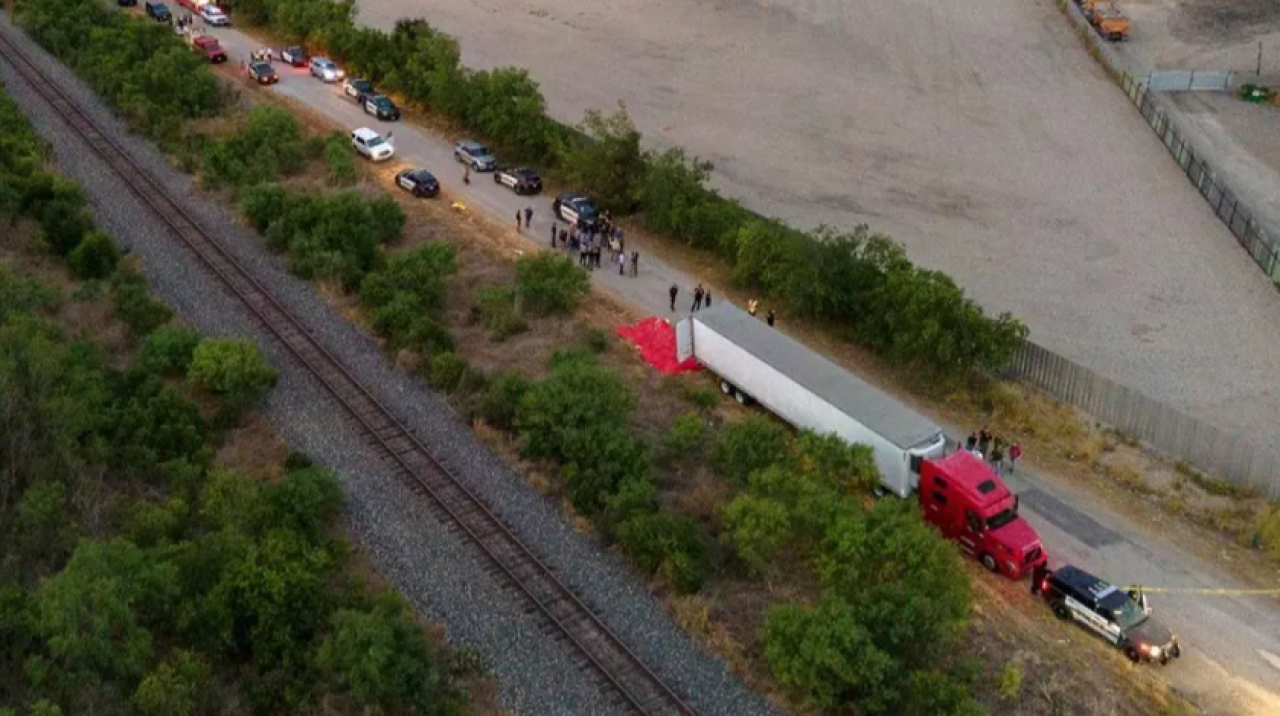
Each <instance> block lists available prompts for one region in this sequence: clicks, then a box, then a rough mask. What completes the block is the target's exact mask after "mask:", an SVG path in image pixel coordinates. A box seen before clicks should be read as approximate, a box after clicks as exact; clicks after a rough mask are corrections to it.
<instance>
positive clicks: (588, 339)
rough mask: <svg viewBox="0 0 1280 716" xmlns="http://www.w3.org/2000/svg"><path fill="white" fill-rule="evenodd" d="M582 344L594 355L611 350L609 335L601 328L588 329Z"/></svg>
mask: <svg viewBox="0 0 1280 716" xmlns="http://www.w3.org/2000/svg"><path fill="white" fill-rule="evenodd" d="M582 343H583V345H585V346H586V347H587V349H588V350H590V351H591V352H592V353H604V352H605V351H607V350H609V334H608V333H605V332H604V331H602V330H600V329H599V328H588V329H587V333H586V335H585V336H583V338H582Z"/></svg>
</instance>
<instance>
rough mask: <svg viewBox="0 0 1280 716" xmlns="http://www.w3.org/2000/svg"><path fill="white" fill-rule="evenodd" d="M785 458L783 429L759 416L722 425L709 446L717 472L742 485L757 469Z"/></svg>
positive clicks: (785, 444) (785, 443)
mask: <svg viewBox="0 0 1280 716" xmlns="http://www.w3.org/2000/svg"><path fill="white" fill-rule="evenodd" d="M786 458H787V433H786V430H785V429H784V428H783V427H782V426H780V425H778V424H777V423H775V422H774V421H772V420H770V419H768V418H765V417H763V416H760V415H751V416H748V417H747V418H745V419H744V420H739V421H738V422H735V423H730V424H729V425H727V426H725V428H724V430H723V431H722V432H721V434H720V437H719V438H718V439H717V440H716V442H715V444H714V445H712V447H711V464H712V465H713V466H714V467H715V469H716V472H717V473H718V474H719V475H721V476H723V477H725V478H727V479H730V480H733V481H734V482H736V483H738V484H745V483H746V481H747V476H748V475H750V474H751V473H753V472H755V471H756V470H762V469H764V468H766V467H769V466H770V465H774V464H777V463H781V462H782V461H784V460H786Z"/></svg>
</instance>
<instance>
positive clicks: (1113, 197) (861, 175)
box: [357, 0, 1280, 440]
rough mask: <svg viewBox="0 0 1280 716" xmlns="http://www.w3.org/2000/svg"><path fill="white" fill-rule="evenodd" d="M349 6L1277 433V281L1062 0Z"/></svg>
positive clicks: (1100, 367)
mask: <svg viewBox="0 0 1280 716" xmlns="http://www.w3.org/2000/svg"><path fill="white" fill-rule="evenodd" d="M1235 1H1236V2H1239V3H1243V2H1244V0H1235ZM1258 1H1259V2H1260V1H1261V0H1258ZM357 5H358V7H359V11H360V14H359V18H360V20H361V21H362V22H364V23H367V24H369V25H373V26H377V27H382V28H389V27H390V26H391V25H392V24H393V23H394V22H395V21H396V20H397V19H398V18H401V17H405V16H422V17H425V18H426V19H427V20H428V21H429V22H431V23H432V24H434V25H436V26H438V27H440V28H442V29H444V30H446V31H447V32H450V33H452V34H454V35H456V36H458V37H459V38H460V42H461V47H462V56H463V60H464V61H465V62H466V63H468V64H470V65H472V66H476V67H480V68H488V67H494V66H500V65H514V66H517V67H525V68H528V69H529V71H530V73H531V74H532V76H533V78H534V79H536V80H537V81H538V82H540V83H541V85H542V88H543V91H544V93H545V94H546V97H547V102H548V106H549V108H550V111H551V112H552V113H553V114H554V115H555V116H557V117H559V118H561V119H566V120H569V121H578V120H579V119H580V118H581V116H582V112H583V110H585V109H589V108H603V109H608V108H611V107H612V106H613V105H614V102H615V101H616V100H623V101H625V102H626V103H627V107H628V110H629V111H630V113H631V116H632V117H633V118H634V119H635V121H636V123H637V125H638V126H639V128H640V129H641V130H642V131H643V132H644V133H645V135H646V137H647V139H648V141H649V143H650V144H651V145H652V146H658V147H662V146H666V145H670V144H680V145H683V146H685V147H687V148H688V149H689V150H690V151H691V152H692V153H694V154H698V155H701V156H702V157H704V158H708V159H711V160H712V161H714V162H715V163H716V165H717V171H716V173H715V178H716V182H717V183H718V184H719V186H721V187H722V188H723V189H725V190H726V191H727V192H728V193H729V194H731V195H733V196H736V197H739V198H741V199H742V200H743V201H744V203H745V204H746V205H747V206H750V207H751V208H753V209H756V210H759V211H762V212H765V213H769V214H774V215H777V216H781V217H784V218H786V219H788V220H789V221H791V222H793V223H795V224H797V225H800V226H815V225H817V224H820V223H828V224H833V225H837V226H845V227H851V226H853V225H854V224H857V223H859V222H867V223H869V224H871V226H872V227H873V228H876V229H880V230H884V231H887V232H888V233H890V234H892V235H893V236H894V237H895V238H897V239H898V240H900V241H902V242H903V243H904V244H905V245H906V246H907V248H908V250H909V251H910V254H911V256H912V258H913V259H915V260H916V261H918V262H920V263H922V264H924V265H926V266H929V267H932V268H938V269H942V270H944V271H946V272H947V273H949V274H951V275H952V276H954V277H955V278H956V279H957V281H958V282H959V283H960V284H961V285H962V286H964V287H965V289H966V290H967V291H969V293H970V294H972V295H973V296H974V297H976V298H977V299H978V300H979V301H980V302H981V303H982V304H983V305H984V306H986V307H987V308H988V309H989V310H992V311H1003V310H1008V311H1012V312H1013V313H1014V314H1015V315H1017V316H1019V317H1020V318H1022V319H1023V320H1025V321H1026V322H1027V324H1028V325H1029V326H1030V327H1031V331H1032V338H1033V339H1034V340H1035V341H1037V342H1039V343H1041V344H1043V345H1045V346H1046V347H1049V348H1051V349H1053V350H1055V351H1058V352H1060V353H1062V354H1063V355H1065V356H1067V357H1069V358H1072V359H1073V360H1075V361H1077V362H1079V363H1082V364H1084V365H1086V366H1089V367H1090V368H1092V369H1094V370H1096V371H1098V372H1100V373H1102V374H1104V375H1106V376H1108V377H1110V378H1113V379H1116V380H1118V381H1120V382H1121V383H1124V384H1126V385H1130V386H1133V387H1135V388H1138V389H1141V390H1142V391H1143V392H1146V393H1147V394H1149V395H1151V396H1153V397H1156V398H1159V399H1161V400H1165V401H1168V402H1170V403H1172V404H1174V405H1176V406H1178V407H1180V408H1183V409H1185V410H1187V411H1188V412H1190V413H1192V414H1194V415H1196V416H1198V417H1202V418H1207V419H1210V420H1212V421H1214V422H1215V423H1218V424H1220V425H1223V426H1225V427H1230V428H1235V429H1237V430H1240V431H1242V432H1244V433H1246V434H1248V435H1251V436H1254V437H1257V438H1263V439H1268V440H1275V439H1276V437H1277V434H1278V433H1280V429H1278V428H1277V425H1276V423H1275V421H1274V419H1273V417H1274V416H1275V415H1276V414H1280V395H1278V394H1276V393H1274V392H1272V393H1266V392H1263V391H1262V390H1261V389H1260V386H1271V385H1274V384H1275V379H1274V376H1275V375H1276V374H1277V372H1280V331H1277V330H1275V326H1276V325H1277V324H1278V323H1280V302H1277V300H1276V296H1275V291H1274V289H1272V287H1271V286H1270V285H1269V283H1268V282H1267V281H1266V279H1265V278H1264V277H1263V276H1262V275H1261V274H1260V272H1259V271H1258V270H1257V269H1256V268H1255V266H1254V265H1253V262H1252V261H1251V260H1250V259H1249V258H1248V257H1247V256H1246V255H1245V254H1244V252H1243V251H1241V249H1240V248H1239V247H1238V246H1237V244H1236V242H1235V240H1234V239H1233V238H1231V236H1230V234H1229V233H1228V232H1227V230H1226V229H1225V228H1224V227H1223V226H1221V225H1220V224H1219V223H1218V222H1217V220H1216V219H1214V217H1213V216H1212V214H1211V213H1210V211H1209V209H1208V208H1207V207H1206V205H1205V203H1204V202H1203V201H1202V200H1200V198H1199V197H1198V196H1197V194H1196V193H1195V191H1194V189H1193V188H1192V187H1191V186H1190V184H1189V183H1188V182H1187V181H1186V179H1185V178H1184V177H1183V176H1182V174H1181V172H1180V171H1179V170H1178V169H1177V167H1176V166H1175V165H1174V164H1173V163H1172V162H1171V161H1170V160H1169V158H1168V156H1167V154H1166V152H1165V151H1164V149H1163V147H1162V146H1161V145H1160V144H1159V142H1158V140H1157V139H1156V138H1155V136H1154V135H1153V134H1152V133H1151V131H1150V130H1149V129H1148V128H1147V126H1146V124H1145V123H1144V122H1143V120H1142V119H1141V117H1139V116H1138V115H1137V113H1136V112H1134V110H1133V108H1132V107H1131V106H1130V105H1129V104H1128V102H1127V101H1126V100H1125V98H1124V97H1123V96H1121V95H1120V93H1119V92H1118V91H1117V90H1116V88H1115V87H1114V86H1113V85H1112V84H1111V83H1110V81H1109V80H1107V79H1106V78H1105V77H1104V76H1103V74H1102V73H1101V71H1100V70H1099V69H1098V68H1097V66H1096V64H1095V63H1094V61H1093V60H1092V59H1091V58H1090V57H1089V56H1088V55H1087V54H1086V53H1085V52H1084V50H1083V48H1082V46H1081V44H1080V41H1079V39H1078V38H1077V37H1075V36H1074V35H1073V34H1072V30H1071V28H1070V26H1069V24H1068V23H1067V22H1066V21H1065V19H1064V18H1063V17H1062V16H1061V15H1060V13H1059V10H1058V8H1057V7H1056V5H1055V3H1054V2H1053V0H1034V2H1026V1H1025V0H993V2H986V3H965V2H936V1H934V0H903V1H902V2H895V3H886V2H883V1H882V0H879V1H870V0H805V1H804V2H795V1H794V0H788V2H780V1H779V0H717V1H716V2H709V1H708V0H643V1H641V0H472V1H471V2H465V3H463V2H457V1H456V0H413V1H412V2H410V1H409V0H359V2H358V3H357Z"/></svg>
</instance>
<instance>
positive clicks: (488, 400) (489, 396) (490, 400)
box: [478, 371, 531, 430]
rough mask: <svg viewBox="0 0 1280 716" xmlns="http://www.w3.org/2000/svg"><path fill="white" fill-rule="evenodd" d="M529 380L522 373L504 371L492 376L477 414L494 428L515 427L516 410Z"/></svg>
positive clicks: (507, 428) (528, 384)
mask: <svg viewBox="0 0 1280 716" xmlns="http://www.w3.org/2000/svg"><path fill="white" fill-rule="evenodd" d="M530 385H531V382H530V381H529V379H528V378H526V377H524V376H523V375H521V374H519V373H516V372H513V371H504V372H502V373H499V374H497V375H496V376H494V378H493V380H491V381H489V386H488V387H487V388H485V392H484V397H482V398H481V400H480V407H479V410H478V412H479V414H480V417H482V418H484V420H485V422H487V423H488V424H490V425H492V426H493V427H495V428H500V429H503V430H510V429H511V428H514V427H515V421H516V411H517V410H518V409H519V407H520V401H521V400H523V399H524V395H525V393H527V392H529V386H530Z"/></svg>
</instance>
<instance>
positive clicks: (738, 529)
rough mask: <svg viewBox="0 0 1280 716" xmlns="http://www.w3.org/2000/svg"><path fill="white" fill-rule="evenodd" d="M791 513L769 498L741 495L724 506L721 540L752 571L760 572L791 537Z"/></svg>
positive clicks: (785, 507)
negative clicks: (722, 536)
mask: <svg viewBox="0 0 1280 716" xmlns="http://www.w3.org/2000/svg"><path fill="white" fill-rule="evenodd" d="M790 513H791V511H790V510H789V509H788V507H787V505H784V504H783V503H781V502H779V501H778V500H776V499H773V498H770V497H763V496H759V495H755V494H752V493H750V492H744V493H742V494H739V495H738V496H737V497H735V498H733V500H732V501H731V502H729V504H727V505H725V506H724V510H723V518H724V537H725V541H727V542H728V543H729V544H730V545H732V546H733V548H734V550H735V551H736V552H737V553H738V557H739V558H740V559H741V560H742V562H743V563H744V564H746V565H747V567H748V568H750V569H751V570H752V571H756V572H758V571H761V570H763V569H764V567H765V565H766V564H768V563H769V562H770V561H772V560H773V558H774V556H776V555H777V554H778V551H779V550H781V549H782V547H783V545H785V544H787V542H789V541H791V538H792V536H793V530H792V524H791V514H790Z"/></svg>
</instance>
